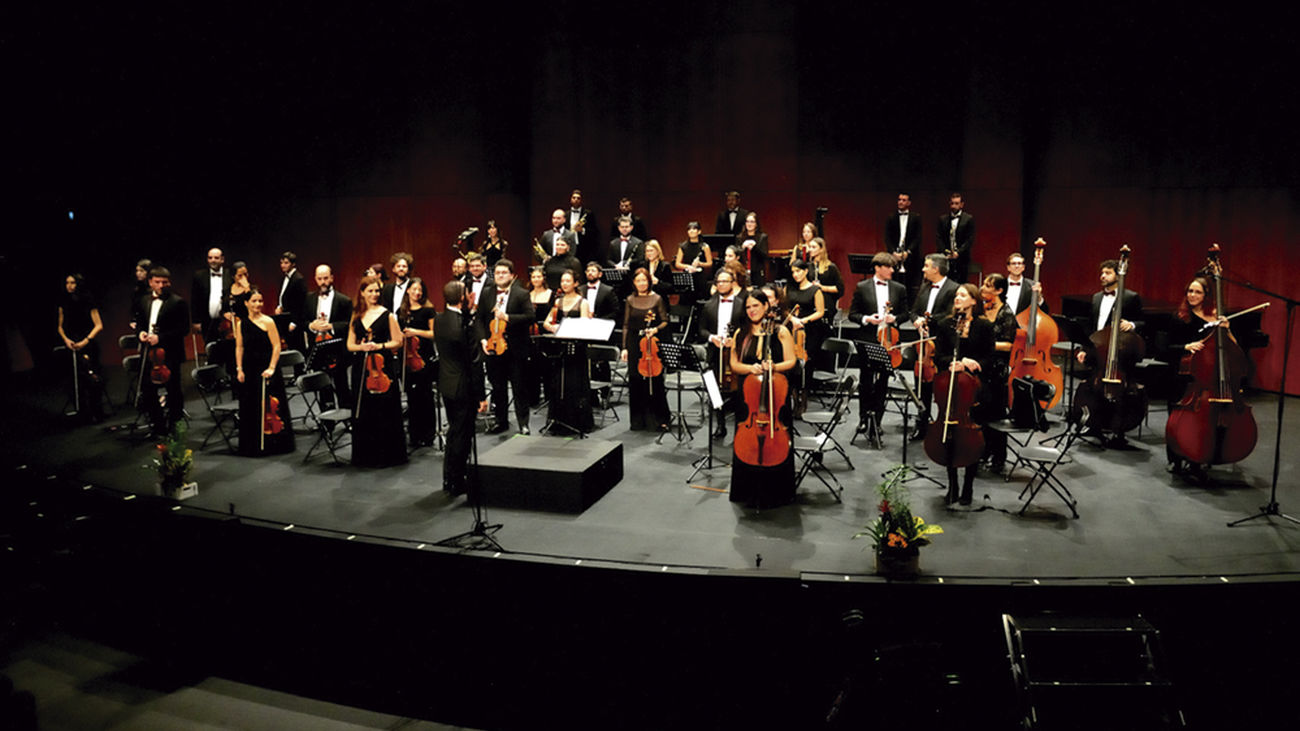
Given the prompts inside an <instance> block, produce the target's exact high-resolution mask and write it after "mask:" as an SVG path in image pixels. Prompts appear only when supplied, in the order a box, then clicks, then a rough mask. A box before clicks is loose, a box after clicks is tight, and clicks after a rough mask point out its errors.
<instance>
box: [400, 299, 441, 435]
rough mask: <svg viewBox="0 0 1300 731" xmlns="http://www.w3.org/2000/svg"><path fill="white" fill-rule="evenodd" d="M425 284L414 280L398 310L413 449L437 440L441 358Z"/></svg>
mask: <svg viewBox="0 0 1300 731" xmlns="http://www.w3.org/2000/svg"><path fill="white" fill-rule="evenodd" d="M436 314H437V312H436V311H435V310H434V309H433V305H431V304H429V296H428V292H427V291H426V290H425V287H424V280H423V279H421V278H419V277H411V281H410V284H409V285H407V287H406V298H405V299H404V300H403V302H402V306H401V307H400V308H398V310H397V322H398V323H400V324H401V326H402V352H401V358H402V365H401V367H400V370H401V372H402V387H403V388H404V389H406V418H407V432H408V434H407V438H408V439H410V440H411V447H412V448H416V447H429V446H432V445H433V440H434V437H436V436H437V434H436V432H437V428H438V425H437V418H436V417H437V408H438V406H437V401H436V400H435V399H436V395H435V393H434V381H435V380H436V377H437V373H438V363H437V361H438V356H437V353H436V352H435V351H434V347H433V318H434V315H436Z"/></svg>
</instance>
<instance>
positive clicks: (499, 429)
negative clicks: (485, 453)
mask: <svg viewBox="0 0 1300 731" xmlns="http://www.w3.org/2000/svg"><path fill="white" fill-rule="evenodd" d="M509 429H510V425H509V424H507V423H506V422H504V421H502V422H499V423H497V425H496V426H494V427H492V428H491V429H488V430H487V433H488V434H505V433H506V432H507V431H509Z"/></svg>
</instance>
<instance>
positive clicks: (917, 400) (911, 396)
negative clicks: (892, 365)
mask: <svg viewBox="0 0 1300 731" xmlns="http://www.w3.org/2000/svg"><path fill="white" fill-rule="evenodd" d="M894 376H895V377H896V378H898V383H899V385H901V386H902V387H903V392H904V393H906V394H907V398H905V399H903V409H902V415H903V439H902V441H903V455H902V462H901V463H900V464H904V465H907V466H908V467H910V468H911V469H910V470H909V472H910V474H909V475H908V476H907V477H905V478H904V479H903V482H905V483H907V482H911V481H912V480H916V479H921V480H929V481H930V482H933V483H934V484H935V486H936V487H938V488H939V489H941V490H947V489H948V485H947V484H946V483H943V482H939V481H938V480H936V479H934V478H933V477H931V476H929V475H927V474H925V472H924V471H923V470H925V469H927V468H928V467H929V465H921V464H911V463H909V462H908V461H907V445H908V444H910V443H911V442H912V436H911V429H912V428H911V426H910V425H909V424H908V423H907V422H908V418H909V416H910V414H909V413H908V411H907V405H908V404H916V412H917V413H918V414H919V413H921V409H923V408H925V404H923V403H921V397H920V396H918V395H916V389H914V388H912V384H910V383H908V382H907V377H906V376H904V375H903V371H901V370H895V371H894ZM881 476H882V477H884V476H885V475H884V474H882V475H881Z"/></svg>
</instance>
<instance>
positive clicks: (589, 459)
mask: <svg viewBox="0 0 1300 731" xmlns="http://www.w3.org/2000/svg"><path fill="white" fill-rule="evenodd" d="M479 474H480V476H481V478H482V483H481V484H482V490H483V499H484V501H485V502H486V503H487V504H488V505H490V506H497V507H511V508H527V509H531V510H554V511H559V512H565V513H581V512H582V511H584V510H586V509H587V508H589V507H591V506H592V505H593V504H595V502H596V501H597V500H599V499H600V498H601V497H603V496H604V495H605V493H607V492H609V491H610V489H611V488H613V487H614V485H617V484H618V483H619V482H620V481H621V480H622V479H623V445H622V443H620V442H609V441H605V440H602V439H556V438H554V437H526V436H514V437H511V438H510V439H507V440H506V441H505V442H503V443H502V444H500V445H499V446H497V447H494V448H492V449H491V450H489V451H487V452H485V453H483V454H482V455H480V456H479Z"/></svg>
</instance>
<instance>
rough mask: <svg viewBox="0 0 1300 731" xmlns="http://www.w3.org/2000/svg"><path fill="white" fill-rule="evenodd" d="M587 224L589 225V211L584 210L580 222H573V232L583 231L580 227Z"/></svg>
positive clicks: (579, 232) (579, 218)
mask: <svg viewBox="0 0 1300 731" xmlns="http://www.w3.org/2000/svg"><path fill="white" fill-rule="evenodd" d="M586 225H587V212H586V211H583V212H582V215H581V216H578V222H577V223H575V224H573V232H574V233H578V234H581V233H583V232H582V231H579V230H578V229H580V228H582V227H583V226H586Z"/></svg>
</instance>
